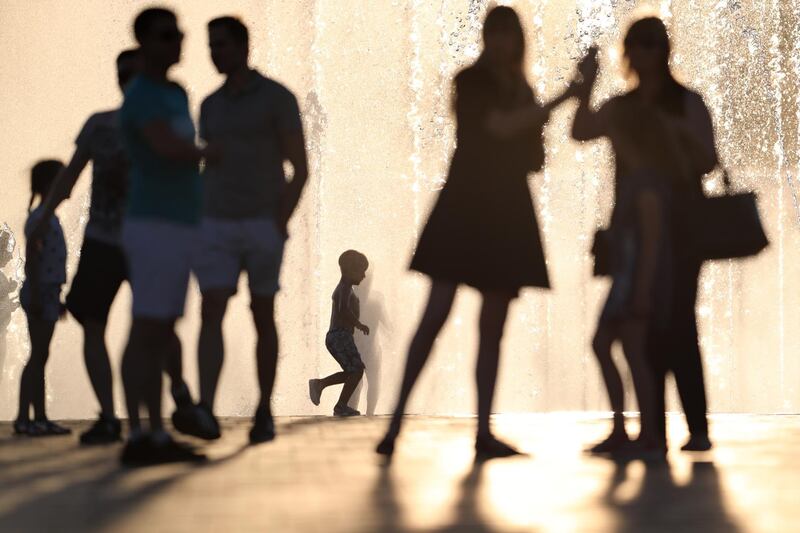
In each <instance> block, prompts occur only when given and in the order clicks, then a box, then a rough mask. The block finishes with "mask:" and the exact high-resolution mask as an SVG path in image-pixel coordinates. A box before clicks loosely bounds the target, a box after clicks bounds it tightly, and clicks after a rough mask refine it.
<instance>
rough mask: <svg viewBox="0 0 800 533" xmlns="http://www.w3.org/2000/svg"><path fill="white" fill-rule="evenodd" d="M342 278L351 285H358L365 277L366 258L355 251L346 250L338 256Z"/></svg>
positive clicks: (367, 266) (367, 264) (367, 262)
mask: <svg viewBox="0 0 800 533" xmlns="http://www.w3.org/2000/svg"><path fill="white" fill-rule="evenodd" d="M339 268H340V269H341V271H342V277H343V278H345V279H346V280H347V281H349V282H350V283H352V284H353V285H358V284H359V283H361V281H362V280H363V279H364V276H366V273H367V268H369V261H368V260H367V256H366V255H364V254H362V253H361V252H357V251H355V250H347V251H346V252H344V253H342V255H340V256H339Z"/></svg>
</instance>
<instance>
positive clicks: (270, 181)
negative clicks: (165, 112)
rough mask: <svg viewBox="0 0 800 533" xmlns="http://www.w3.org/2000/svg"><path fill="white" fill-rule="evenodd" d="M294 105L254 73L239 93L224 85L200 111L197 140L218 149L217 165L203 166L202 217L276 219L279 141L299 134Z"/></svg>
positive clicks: (282, 183) (280, 176)
mask: <svg viewBox="0 0 800 533" xmlns="http://www.w3.org/2000/svg"><path fill="white" fill-rule="evenodd" d="M302 128H303V125H302V122H301V120H300V111H299V109H298V107H297V99H296V98H295V97H294V95H293V94H292V93H291V92H290V91H289V90H288V89H287V88H286V87H284V86H283V85H281V84H280V83H278V82H276V81H273V80H270V79H268V78H265V77H264V76H262V75H261V74H259V73H258V72H257V71H255V70H254V71H252V72H251V77H250V80H249V81H248V83H247V85H246V87H245V88H244V90H242V91H241V92H238V93H236V94H234V93H233V92H232V91H231V90H230V88H229V87H228V86H227V84H226V85H223V86H222V87H220V88H219V89H217V90H216V91H215V92H214V93H212V94H211V95H210V96H209V97H208V98H206V99H205V101H204V102H203V105H202V106H201V108H200V137H201V138H202V139H204V140H205V141H206V142H208V143H215V144H218V145H219V146H220V147H221V149H222V160H221V161H220V162H219V163H218V164H216V165H213V166H208V167H206V168H205V170H204V172H203V177H204V179H205V215H206V216H209V217H214V218H234V219H241V218H275V216H276V214H277V210H278V208H279V203H280V198H281V194H282V192H283V189H284V187H285V186H286V175H285V174H284V171H283V156H282V154H281V147H280V144H279V142H280V135H281V134H287V133H293V132H298V131H302Z"/></svg>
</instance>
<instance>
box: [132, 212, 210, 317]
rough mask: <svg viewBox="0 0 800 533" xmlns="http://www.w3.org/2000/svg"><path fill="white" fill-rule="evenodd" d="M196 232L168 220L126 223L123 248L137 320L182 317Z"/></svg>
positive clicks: (195, 248) (187, 226)
mask: <svg viewBox="0 0 800 533" xmlns="http://www.w3.org/2000/svg"><path fill="white" fill-rule="evenodd" d="M197 231H198V230H197V226H189V225H186V224H179V223H175V222H169V221H165V220H151V219H136V218H134V219H128V220H126V221H125V224H124V226H123V228H122V247H123V249H124V250H125V255H126V257H127V260H128V268H129V275H130V284H131V291H132V292H133V316H134V318H153V319H158V320H170V319H176V318H178V317H181V316H183V307H184V305H185V303H186V291H187V290H188V288H189V275H190V273H191V270H192V262H193V260H194V256H195V253H196V251H197Z"/></svg>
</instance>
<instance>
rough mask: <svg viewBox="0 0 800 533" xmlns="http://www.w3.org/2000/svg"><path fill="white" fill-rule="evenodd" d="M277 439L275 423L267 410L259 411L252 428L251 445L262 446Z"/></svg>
mask: <svg viewBox="0 0 800 533" xmlns="http://www.w3.org/2000/svg"><path fill="white" fill-rule="evenodd" d="M274 438H275V422H274V421H273V420H272V415H271V414H269V413H268V412H267V410H266V409H257V410H256V416H255V417H253V427H252V428H250V444H261V443H262V442H269V441H271V440H273V439H274Z"/></svg>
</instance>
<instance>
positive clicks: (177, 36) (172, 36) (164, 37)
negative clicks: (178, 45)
mask: <svg viewBox="0 0 800 533" xmlns="http://www.w3.org/2000/svg"><path fill="white" fill-rule="evenodd" d="M156 37H157V38H158V40H159V41H162V42H165V43H172V42H175V41H182V40H183V32H182V31H180V30H164V31H160V32H158V33H156Z"/></svg>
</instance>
